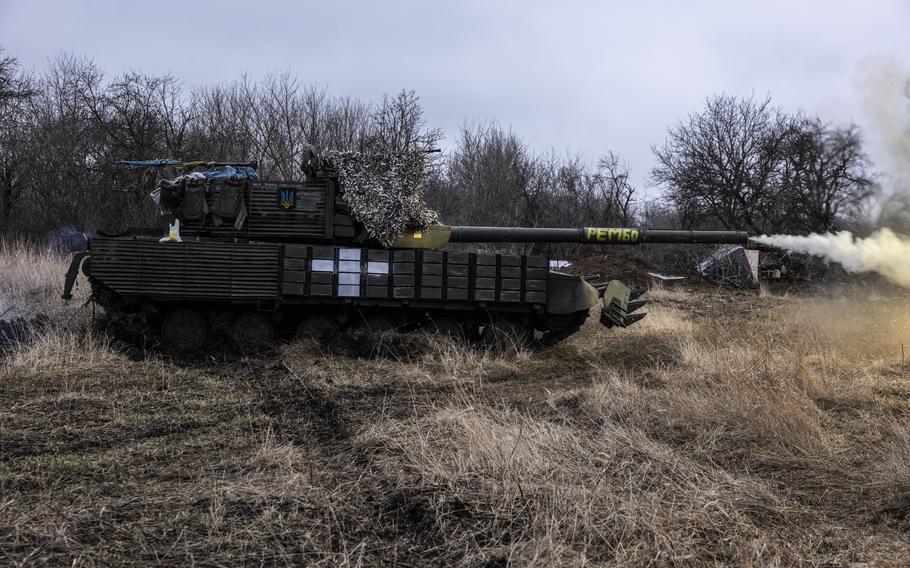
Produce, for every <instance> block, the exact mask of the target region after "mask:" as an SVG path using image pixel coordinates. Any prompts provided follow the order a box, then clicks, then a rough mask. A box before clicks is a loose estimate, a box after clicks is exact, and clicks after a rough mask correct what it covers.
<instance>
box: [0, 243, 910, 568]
mask: <svg viewBox="0 0 910 568" xmlns="http://www.w3.org/2000/svg"><path fill="white" fill-rule="evenodd" d="M4 254H5V256H6V260H0V265H2V266H4V267H9V266H16V267H17V268H16V269H15V270H16V271H19V272H15V271H11V270H6V271H5V272H4V274H2V275H0V300H2V301H0V305H3V302H5V303H6V304H7V305H14V304H15V305H16V306H18V307H17V310H18V311H24V310H25V311H27V310H39V309H43V310H44V311H48V312H53V313H56V314H58V317H59V319H64V318H63V317H62V316H61V315H60V314H62V315H63V316H65V315H66V313H65V312H59V311H57V310H51V309H49V308H46V307H45V308H42V307H41V306H42V305H45V304H46V303H47V302H53V301H54V300H53V298H54V295H55V294H56V293H58V289H59V283H60V279H61V278H62V272H63V270H65V266H64V264H62V262H63V261H62V260H61V259H55V258H54V257H51V256H48V255H42V254H38V253H35V252H34V251H30V250H26V249H22V248H19V249H16V250H12V249H10V248H9V247H7V250H6V252H5V253H4ZM14 257H15V258H14ZM17 259H18V260H17ZM23 283H25V284H24V285H23ZM649 296H650V299H651V300H652V301H653V304H652V305H651V306H650V309H649V312H650V314H649V316H648V317H647V318H646V319H645V320H643V321H642V322H641V323H640V324H637V325H635V326H633V327H631V328H629V329H626V330H619V331H610V330H606V329H603V328H602V327H601V326H600V325H599V324H597V323H596V322H594V321H592V322H590V323H589V324H587V325H586V327H585V329H584V330H583V331H582V333H580V334H578V335H577V336H575V337H573V338H572V339H570V340H569V341H567V342H565V343H564V344H561V345H558V346H556V347H555V348H551V349H549V350H547V351H542V352H527V351H522V350H512V351H510V352H506V353H502V352H499V353H491V352H486V351H482V350H477V349H470V348H465V347H461V346H458V345H454V344H452V343H448V342H440V341H437V340H434V339H431V338H428V337H423V336H389V337H385V338H383V339H382V340H381V341H380V342H379V343H377V344H373V345H365V344H364V343H363V342H359V341H355V340H344V341H340V342H339V343H338V344H337V345H334V346H332V347H331V348H329V347H325V346H317V345H313V344H308V343H296V344H287V345H283V346H281V347H280V348H278V349H277V350H276V351H275V352H274V353H270V354H265V355H260V356H257V357H248V358H241V357H237V356H232V355H230V354H229V353H226V352H224V351H219V350H216V351H215V352H214V353H212V354H209V355H206V356H201V357H198V358H196V359H192V360H183V361H175V360H172V359H170V358H168V357H167V356H165V355H162V354H158V353H156V352H155V351H154V349H151V350H149V351H146V352H142V353H140V352H139V351H138V350H137V349H136V348H135V347H132V346H124V345H120V344H118V343H117V342H116V341H114V340H112V339H109V338H107V337H105V336H104V335H102V334H100V333H99V332H90V331H87V328H86V323H85V318H84V317H82V316H80V317H79V318H76V319H75V320H74V322H71V323H70V325H69V326H67V327H61V328H58V329H55V330H52V331H50V332H49V333H47V334H45V335H43V336H42V337H40V338H39V339H37V340H35V341H34V342H33V343H31V344H29V345H24V346H22V347H21V348H19V349H18V350H16V351H14V352H12V353H9V354H7V355H6V356H5V357H4V358H3V359H0V450H2V451H0V562H2V563H4V564H14V565H18V564H25V565H28V564H40V563H53V564H59V565H64V564H65V565H67V566H93V565H109V564H120V563H136V564H172V565H178V564H179V565H188V564H202V565H234V564H268V565H276V564H278V565H284V564H288V565H300V564H304V563H309V564H314V565H320V564H321V565H327V566H336V565H341V566H347V565H352V566H360V565H375V564H378V563H381V562H382V563H386V564H389V565H401V566H413V565H432V566H437V565H463V566H491V567H498V566H509V565H512V566H555V565H559V566H585V565H630V566H631V565H635V566H638V565H648V564H650V565H656V566H703V565H743V566H775V565H781V566H790V565H801V564H804V565H825V566H906V565H910V546H908V542H910V421H908V418H910V368H908V367H910V353H908V360H904V359H903V356H902V349H903V348H902V343H903V342H904V341H908V342H910V310H908V307H910V301H908V300H907V298H903V297H884V296H881V297H869V296H868V295H867V294H865V293H863V292H861V291H852V292H851V291H844V292H843V293H841V294H829V295H828V297H825V298H821V297H814V298H801V297H772V296H768V297H757V296H755V295H754V294H750V293H745V292H732V291H718V290H711V289H707V288H696V289H694V290H684V289H683V290H654V291H652V292H651V293H650V294H649ZM77 305H78V304H75V305H74V306H72V307H71V308H70V311H73V310H75V307H76V306H77ZM26 306H28V307H27V310H26ZM2 309H4V308H0V311H2ZM84 315H85V314H83V316H84ZM594 319H596V318H592V320H594ZM908 347H910V343H908Z"/></svg>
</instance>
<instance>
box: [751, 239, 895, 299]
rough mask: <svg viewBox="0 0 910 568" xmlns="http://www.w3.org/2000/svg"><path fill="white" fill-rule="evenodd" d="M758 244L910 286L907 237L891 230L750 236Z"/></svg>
mask: <svg viewBox="0 0 910 568" xmlns="http://www.w3.org/2000/svg"><path fill="white" fill-rule="evenodd" d="M752 240H754V241H755V242H758V243H763V244H768V245H772V246H776V247H779V248H782V249H786V250H789V251H792V252H800V253H805V254H811V255H814V256H819V257H822V258H825V259H827V260H830V261H833V262H836V263H838V264H840V265H842V266H843V267H844V268H845V269H846V270H847V271H848V272H875V273H878V274H881V275H882V276H884V277H885V278H887V279H888V280H890V281H891V282H893V283H895V284H897V285H899V286H903V287H905V288H910V238H908V237H905V236H902V235H898V234H896V233H894V231H892V230H891V229H881V230H879V231H877V232H875V233H873V234H872V235H871V236H869V237H866V238H864V239H862V238H854V237H853V234H852V233H850V231H841V232H839V233H836V234H835V233H827V234H823V235H819V234H817V233H812V234H811V235H808V236H805V237H802V236H795V235H773V236H770V237H769V236H766V235H762V236H760V237H754V238H753V239H752Z"/></svg>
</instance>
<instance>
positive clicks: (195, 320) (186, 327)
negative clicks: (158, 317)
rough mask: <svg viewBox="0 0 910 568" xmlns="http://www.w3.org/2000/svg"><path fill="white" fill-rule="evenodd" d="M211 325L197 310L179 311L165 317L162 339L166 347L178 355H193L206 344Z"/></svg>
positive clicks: (162, 326)
mask: <svg viewBox="0 0 910 568" xmlns="http://www.w3.org/2000/svg"><path fill="white" fill-rule="evenodd" d="M208 336H209V324H208V321H206V319H205V316H203V315H202V314H200V313H199V312H197V311H196V310H188V309H178V310H174V311H172V312H170V313H168V314H167V315H166V316H164V320H162V322H161V339H162V341H163V342H164V345H165V346H166V347H167V348H168V349H170V350H172V351H176V352H177V353H184V354H186V353H192V352H193V351H196V350H197V349H199V348H200V347H202V345H203V344H204V343H205V340H206V339H208Z"/></svg>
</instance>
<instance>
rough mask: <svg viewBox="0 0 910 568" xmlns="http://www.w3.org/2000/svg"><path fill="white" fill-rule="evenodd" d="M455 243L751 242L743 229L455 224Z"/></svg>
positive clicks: (451, 238)
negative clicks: (691, 229) (474, 225)
mask: <svg viewBox="0 0 910 568" xmlns="http://www.w3.org/2000/svg"><path fill="white" fill-rule="evenodd" d="M449 242H453V243H481V242H483V243H522V242H536V243H584V244H599V245H637V244H644V243H665V244H700V243H701V244H738V245H745V244H748V242H749V234H748V233H746V232H744V231H686V230H670V229H638V228H632V227H578V228H530V227H468V226H453V227H451V234H450V237H449Z"/></svg>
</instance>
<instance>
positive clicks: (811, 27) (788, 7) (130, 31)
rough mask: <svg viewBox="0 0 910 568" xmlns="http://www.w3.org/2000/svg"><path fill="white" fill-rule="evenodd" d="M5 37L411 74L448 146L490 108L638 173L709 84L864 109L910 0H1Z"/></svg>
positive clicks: (350, 75) (38, 52)
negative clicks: (866, 90) (871, 80)
mask: <svg viewBox="0 0 910 568" xmlns="http://www.w3.org/2000/svg"><path fill="white" fill-rule="evenodd" d="M0 45H2V46H3V47H5V48H6V50H7V52H8V54H10V55H13V56H15V57H18V58H19V60H20V61H21V63H22V64H23V65H24V66H25V68H26V69H34V70H37V71H40V70H42V69H43V68H44V67H45V66H46V63H47V61H48V60H49V59H53V58H54V57H56V56H57V55H59V54H61V53H64V52H70V53H74V54H77V55H85V56H87V57H89V58H91V59H93V60H94V61H95V62H96V63H97V64H98V66H99V67H100V68H101V69H102V70H104V71H105V72H106V73H108V75H115V74H118V73H120V72H122V71H124V70H128V69H132V70H139V71H143V72H147V73H167V72H169V73H173V74H174V75H176V76H177V77H179V78H180V79H181V80H183V81H184V83H185V84H186V85H187V86H189V87H191V86H194V85H197V84H208V83H214V82H222V81H230V80H232V79H234V78H236V77H238V76H239V75H240V74H241V73H243V72H248V73H250V74H251V75H253V76H260V75H262V74H265V73H266V72H268V71H276V70H277V71H285V70H287V71H290V72H291V73H293V74H295V75H297V76H298V77H299V79H300V80H301V82H304V83H318V84H322V85H325V86H327V87H328V88H329V89H330V90H331V91H332V92H333V93H335V94H349V95H354V96H357V97H359V98H362V99H365V100H369V101H377V100H379V99H381V97H382V94H383V93H393V92H397V91H398V90H400V89H402V88H408V89H414V90H416V91H417V93H418V95H419V96H420V97H421V100H422V102H423V105H424V108H425V110H426V114H427V120H428V122H429V123H430V124H431V125H433V126H440V127H442V128H443V129H444V130H445V131H446V134H447V136H448V140H447V144H446V145H448V144H451V143H452V140H453V138H454V136H455V134H456V132H457V130H458V128H459V126H460V125H461V124H462V123H463V122H464V121H465V120H468V121H486V120H496V121H498V122H499V123H500V124H501V125H503V126H506V127H511V128H512V129H513V130H514V131H516V132H517V133H519V134H521V135H522V136H523V137H524V138H525V139H526V140H527V141H528V143H529V144H530V145H531V146H532V147H533V148H534V149H536V150H538V151H547V150H549V149H550V148H555V149H556V150H557V151H559V152H564V151H570V152H573V153H575V152H581V153H582V154H583V155H584V156H586V157H587V158H589V159H592V160H593V159H596V158H597V157H598V156H600V155H602V154H604V153H605V152H607V151H610V150H613V151H616V152H618V153H620V154H621V155H622V156H624V157H625V158H626V159H627V160H628V161H629V162H631V164H632V166H633V174H634V177H635V179H636V181H638V182H639V183H644V181H645V178H646V177H647V174H648V172H649V170H650V168H651V165H652V161H653V158H652V154H651V150H650V145H651V144H654V143H659V142H661V141H662V140H663V139H664V136H665V132H666V129H667V127H668V126H670V125H672V124H675V123H676V122H677V121H678V120H679V119H681V118H682V117H684V116H685V115H686V114H688V113H690V112H693V111H697V110H698V109H699V108H700V107H701V105H702V102H703V100H704V98H705V97H706V96H708V95H711V94H714V93H720V92H726V93H730V94H737V95H749V94H750V93H753V92H754V93H756V94H759V95H764V94H766V93H770V94H771V95H772V96H773V98H774V100H775V102H776V103H778V104H779V105H781V106H783V107H785V108H788V109H793V110H795V109H797V108H802V109H804V110H806V111H808V112H811V113H817V114H819V115H821V116H822V118H824V119H826V120H834V121H851V120H852V121H855V122H858V123H860V124H863V123H864V121H865V120H866V116H865V111H864V108H863V92H862V91H863V87H862V83H863V77H864V73H865V71H864V69H866V68H867V67H869V66H870V65H875V64H877V62H880V61H891V62H892V63H897V64H898V65H899V66H903V67H905V68H908V67H910V0H865V1H862V2H859V1H855V2H853V1H846V0H790V1H777V0H760V1H758V0H757V1H748V2H747V1H730V0H726V1H720V0H718V1H707V0H705V1H699V0H688V1H686V2H678V1H670V0H664V1H656V0H655V1H643V0H639V1H637V2H631V1H627V2H619V1H612V2H608V1H601V2H595V1H589V2H573V1H564V0H556V1H552V0H551V1H549V2H530V1H522V2H518V1H515V2H505V1H503V2H495V1H492V0H488V1H457V2H456V1H449V2H416V1H415V2H405V1H365V0H364V1H361V2H355V1H342V0H324V1H321V2H303V1H300V2H281V1H275V0H257V1H255V2H254V1H242V2H239V1H237V2H234V1H229V0H222V1H218V2H215V1H212V2H202V1H198V2H193V1H189V0H185V1H182V2H177V1H174V2H171V1H161V0H159V1H157V2H154V3H149V2H132V3H128V2H125V1H113V0H111V1H75V0H70V1H49V0H43V1H35V0H0Z"/></svg>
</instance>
